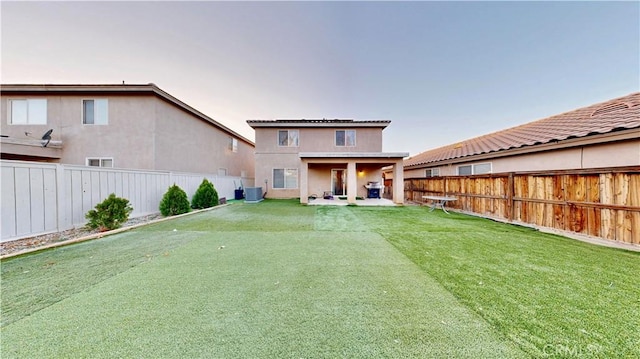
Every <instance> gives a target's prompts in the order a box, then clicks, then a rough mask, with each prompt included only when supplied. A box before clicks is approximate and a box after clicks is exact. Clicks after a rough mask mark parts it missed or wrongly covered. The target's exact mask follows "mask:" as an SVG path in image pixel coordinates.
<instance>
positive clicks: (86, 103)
mask: <svg viewBox="0 0 640 359" xmlns="http://www.w3.org/2000/svg"><path fill="white" fill-rule="evenodd" d="M82 123H83V124H85V125H106V124H108V123H109V102H108V100H106V99H96V100H82Z"/></svg>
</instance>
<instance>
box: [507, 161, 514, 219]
mask: <svg viewBox="0 0 640 359" xmlns="http://www.w3.org/2000/svg"><path fill="white" fill-rule="evenodd" d="M514 208H515V206H514V203H513V172H509V178H508V180H507V208H506V209H507V213H506V217H507V220H509V221H513V217H514V214H513V210H514Z"/></svg>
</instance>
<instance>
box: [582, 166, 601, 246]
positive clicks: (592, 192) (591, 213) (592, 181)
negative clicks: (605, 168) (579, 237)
mask: <svg viewBox="0 0 640 359" xmlns="http://www.w3.org/2000/svg"><path fill="white" fill-rule="evenodd" d="M585 179H586V186H587V189H586V201H587V202H589V203H600V176H599V175H588V176H586V178H585ZM600 222H601V210H600V209H598V208H594V207H590V208H587V231H586V233H587V234H589V235H591V236H596V237H599V236H600V227H601V223H600Z"/></svg>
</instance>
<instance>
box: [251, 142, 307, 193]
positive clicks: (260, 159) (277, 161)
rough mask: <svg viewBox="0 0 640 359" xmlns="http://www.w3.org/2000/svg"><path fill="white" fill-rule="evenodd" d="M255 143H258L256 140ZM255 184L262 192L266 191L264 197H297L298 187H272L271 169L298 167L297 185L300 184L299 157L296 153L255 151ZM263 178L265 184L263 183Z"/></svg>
mask: <svg viewBox="0 0 640 359" xmlns="http://www.w3.org/2000/svg"><path fill="white" fill-rule="evenodd" d="M256 143H258V142H257V141H256ZM255 166H256V167H255V168H256V170H255V171H256V172H255V185H256V187H262V192H263V193H264V192H265V191H266V192H267V193H266V196H265V197H266V198H298V197H300V189H299V188H295V189H274V188H273V169H274V168H296V169H298V187H299V186H300V173H299V172H300V158H299V157H298V154H297V153H289V154H274V153H263V154H259V153H256V162H255ZM265 180H266V181H267V184H266V185H265Z"/></svg>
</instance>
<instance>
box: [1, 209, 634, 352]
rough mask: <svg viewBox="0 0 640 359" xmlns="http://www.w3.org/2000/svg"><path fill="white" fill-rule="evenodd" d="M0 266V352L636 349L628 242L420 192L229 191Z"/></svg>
mask: <svg viewBox="0 0 640 359" xmlns="http://www.w3.org/2000/svg"><path fill="white" fill-rule="evenodd" d="M1 269H2V277H1V290H2V293H1V294H2V296H1V299H2V306H1V309H2V313H1V314H2V327H1V340H2V342H1V352H0V354H1V355H0V356H1V357H2V358H12V357H17V358H36V357H37V358H83V357H85V358H101V357H102V358H113V357H123V358H124V357H140V358H141V357H145V358H160V357H162V358H196V357H201V358H202V357H206V358H258V357H270V358H271V357H275V358H319V357H322V358H376V357H385V358H386V357H391V358H444V357H451V358H491V357H494V358H509V357H511V358H523V357H525V358H526V357H550V358H551V357H553V358H556V357H566V358H576V357H580V358H583V357H593V358H610V357H627V358H629V357H631V358H633V357H639V358H640V350H639V349H638V348H640V327H639V324H638V323H640V289H639V288H640V285H639V283H638V279H639V278H640V277H639V275H638V274H639V273H640V253H633V252H626V251H621V250H615V249H610V248H603V247H597V246H593V245H588V244H584V243H581V242H577V241H574V240H570V239H566V238H562V237H558V236H553V235H548V234H542V233H539V232H536V231H533V230H530V229H524V228H519V227H516V226H510V225H505V224H500V223H494V222H492V221H488V220H482V219H479V218H474V217H469V216H464V215H460V214H455V213H454V214H451V215H446V214H443V213H442V212H441V211H435V212H428V208H425V207H397V208H394V207H314V206H302V205H299V204H297V203H296V202H295V201H264V202H261V203H258V204H242V203H235V204H232V205H230V206H227V207H224V208H220V209H215V210H212V211H208V212H203V213H199V214H194V215H191V216H187V217H182V218H179V219H174V220H170V221H165V222H161V223H158V224H155V225H150V226H146V227H142V228H139V229H137V230H132V231H128V232H124V233H121V234H118V235H113V236H108V237H105V238H102V239H99V240H94V241H90V242H85V243H81V244H76V245H72V246H68V247H62V248H58V249H54V250H48V251H44V252H39V253H35V254H31V255H25V256H21V257H17V258H14V259H9V260H4V261H2V263H1Z"/></svg>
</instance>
